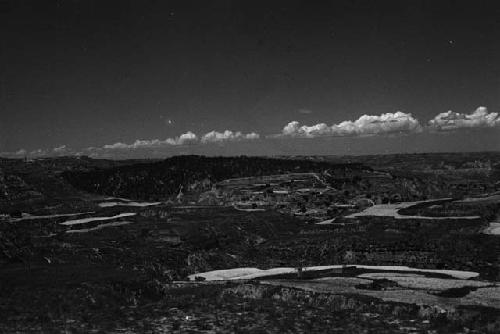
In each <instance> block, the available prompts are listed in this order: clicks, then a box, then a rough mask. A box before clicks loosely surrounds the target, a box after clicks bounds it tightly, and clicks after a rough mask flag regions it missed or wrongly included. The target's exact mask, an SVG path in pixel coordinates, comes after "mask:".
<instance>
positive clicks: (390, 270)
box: [0, 153, 500, 333]
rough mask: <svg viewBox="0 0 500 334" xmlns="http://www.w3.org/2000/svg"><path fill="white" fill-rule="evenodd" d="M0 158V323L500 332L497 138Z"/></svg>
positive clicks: (37, 328)
mask: <svg viewBox="0 0 500 334" xmlns="http://www.w3.org/2000/svg"><path fill="white" fill-rule="evenodd" d="M1 163H2V165H1V171H0V186H1V192H0V208H1V210H2V211H1V213H2V214H3V215H2V218H1V221H0V332H47V333H52V332H70V333H72V332H74V333H87V332H96V333H99V332H117V333H118V332H120V333H124V332H125V333H126V332H130V333H133V332H140V333H143V332H151V333H153V332H167V333H170V332H227V333H232V332H242V333H260V332H274V333H281V332H294V333H295V332H303V333H310V332H339V333H364V332H366V333H374V332H377V333H438V332H439V333H498V332H500V288H499V286H498V281H499V280H500V270H499V264H500V243H499V241H500V240H499V238H500V236H499V235H498V234H497V233H496V225H495V224H497V223H500V221H499V220H498V211H499V197H500V196H499V195H498V191H499V190H500V188H499V186H500V184H499V181H500V173H499V171H500V165H499V163H500V154H496V153H480V154H471V155H463V154H460V155H453V154H443V155H439V154H433V155H408V156H405V155H398V156H382V157H356V158H332V157H300V158H294V159H290V158H286V159H285V158H282V159H277V160H276V159H268V158H248V157H242V158H204V157H189V156H187V157H174V158H171V159H167V160H164V161H157V162H145V161H129V162H127V161H123V162H112V161H102V160H92V159H87V158H78V159H77V158H64V159H61V158H59V159H45V160H36V161H32V162H24V161H20V160H7V159H4V160H2V161H1ZM145 201H147V202H145ZM408 202H411V203H412V204H408V205H406V206H405V207H404V208H399V207H398V205H401V203H408ZM398 203H399V204H398ZM393 208H396V209H394V210H393ZM391 210H393V211H391ZM391 212H392V213H391ZM401 216H403V217H402V218H401ZM342 264H345V265H347V264H357V265H368V266H392V267H386V268H380V267H376V268H371V269H370V268H361V267H359V268H356V267H352V266H344V267H342V266H341V268H340V269H331V268H330V269H322V270H316V271H315V270H309V269H308V267H312V266H330V265H342ZM396 266H408V267H411V268H416V269H421V270H423V271H419V272H410V271H407V270H406V269H401V267H396ZM232 268H260V269H269V268H278V269H277V271H276V272H275V273H277V272H278V271H279V270H282V271H280V272H282V273H281V274H274V275H268V276H262V275H258V274H256V275H254V276H247V277H246V278H243V279H237V280H235V279H233V278H235V276H230V275H229V274H228V272H223V273H222V274H221V273H219V274H218V275H219V276H217V275H214V274H210V273H208V274H203V273H206V272H210V271H213V270H222V269H232ZM280 268H281V269H280ZM283 268H290V270H288V271H287V270H285V269H283ZM425 270H427V271H425ZM432 270H434V272H433V271H432ZM436 270H457V271H459V273H458V274H457V275H458V276H459V277H453V276H450V274H446V273H443V272H436ZM249 272H253V271H251V270H250V271H249ZM285 272H286V273H285ZM463 272H466V273H467V272H472V273H474V274H470V275H469V276H467V277H465V276H464V277H461V276H460V275H461V274H460V273H463ZM193 274H197V275H193ZM224 275H226V276H224ZM214 277H216V278H217V277H218V278H217V279H220V277H223V278H226V279H225V280H213V279H214Z"/></svg>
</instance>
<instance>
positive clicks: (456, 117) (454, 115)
mask: <svg viewBox="0 0 500 334" xmlns="http://www.w3.org/2000/svg"><path fill="white" fill-rule="evenodd" d="M495 126H500V118H499V117H498V113H496V112H489V111H488V109H487V108H486V107H479V108H477V109H476V110H474V111H473V112H472V113H470V114H463V113H458V112H453V111H451V110H449V111H447V112H443V113H440V114H438V115H437V116H436V117H434V118H433V119H431V120H430V121H429V127H430V128H431V129H433V130H438V131H449V130H455V129H460V128H491V127H495Z"/></svg>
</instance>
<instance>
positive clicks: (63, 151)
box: [52, 145, 68, 153]
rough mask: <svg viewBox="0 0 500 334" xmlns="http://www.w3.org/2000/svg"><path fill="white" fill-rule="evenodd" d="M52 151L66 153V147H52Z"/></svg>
mask: <svg viewBox="0 0 500 334" xmlns="http://www.w3.org/2000/svg"><path fill="white" fill-rule="evenodd" d="M52 151H54V153H65V152H67V151H68V148H67V147H66V145H61V146H58V147H54V148H53V149H52Z"/></svg>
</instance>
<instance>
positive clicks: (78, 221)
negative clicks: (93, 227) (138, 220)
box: [61, 212, 137, 226]
mask: <svg viewBox="0 0 500 334" xmlns="http://www.w3.org/2000/svg"><path fill="white" fill-rule="evenodd" d="M136 214H137V213H135V212H125V213H120V214H118V215H115V216H111V217H89V218H82V219H73V220H67V221H65V222H62V223H61V225H66V226H71V225H78V224H86V223H90V222H94V221H103V220H112V219H117V218H122V217H131V216H135V215H136Z"/></svg>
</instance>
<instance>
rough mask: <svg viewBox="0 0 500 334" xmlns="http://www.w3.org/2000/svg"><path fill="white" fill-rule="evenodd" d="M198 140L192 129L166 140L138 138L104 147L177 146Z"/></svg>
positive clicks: (112, 148) (111, 148)
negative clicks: (127, 142)
mask: <svg viewBox="0 0 500 334" xmlns="http://www.w3.org/2000/svg"><path fill="white" fill-rule="evenodd" d="M197 141H198V137H197V136H196V134H194V133H193V132H191V131H188V132H186V133H183V134H182V135H180V136H179V137H176V138H167V139H165V140H159V139H151V140H140V139H137V140H136V141H135V142H133V143H132V144H125V143H120V142H119V143H114V144H108V145H104V146H103V148H104V149H110V150H114V149H137V148H156V147H162V146H177V145H187V144H192V143H196V142H197Z"/></svg>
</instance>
